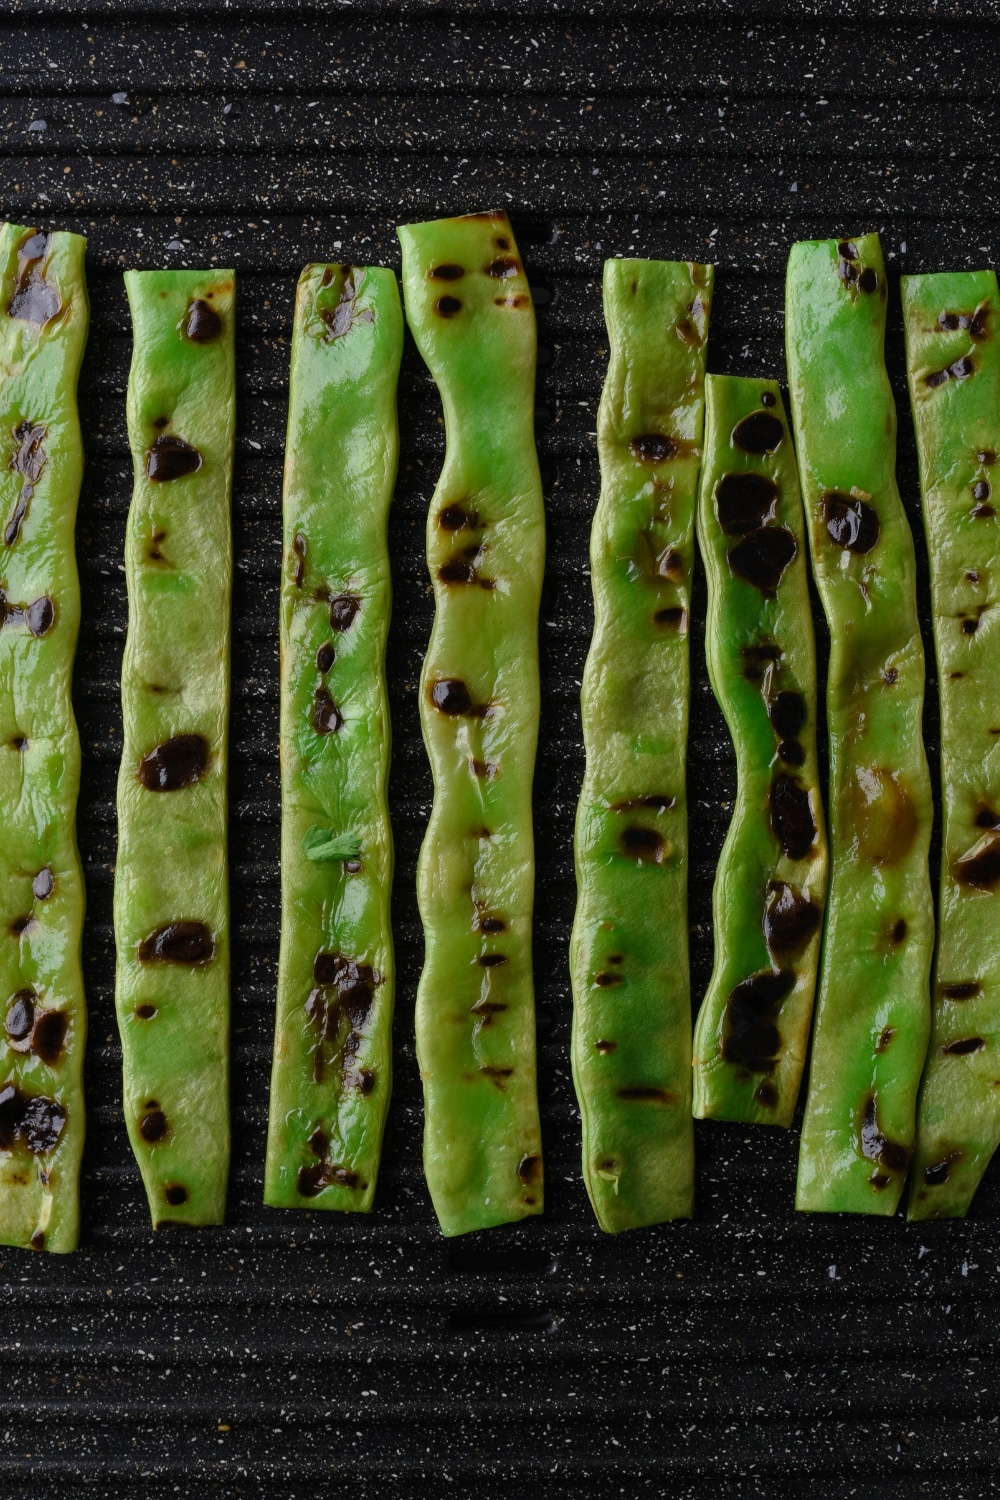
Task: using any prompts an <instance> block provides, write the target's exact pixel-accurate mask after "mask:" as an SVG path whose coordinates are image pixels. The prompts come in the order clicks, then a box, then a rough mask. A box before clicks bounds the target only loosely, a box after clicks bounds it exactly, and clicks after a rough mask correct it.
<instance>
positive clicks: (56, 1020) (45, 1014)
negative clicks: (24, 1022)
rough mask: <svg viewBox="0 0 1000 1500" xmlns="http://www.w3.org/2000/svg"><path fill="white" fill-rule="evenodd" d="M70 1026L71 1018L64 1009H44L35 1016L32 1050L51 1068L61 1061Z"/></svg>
mask: <svg viewBox="0 0 1000 1500" xmlns="http://www.w3.org/2000/svg"><path fill="white" fill-rule="evenodd" d="M68 1026H69V1018H68V1016H67V1015H66V1012H65V1011H64V1010H43V1011H39V1012H38V1014H37V1015H36V1016H35V1024H34V1026H33V1028H32V1032H31V1050H32V1052H33V1053H34V1054H35V1056H36V1057H40V1058H41V1060H42V1062H43V1063H46V1064H47V1065H48V1066H49V1067H50V1068H51V1067H54V1066H55V1064H56V1063H57V1062H58V1061H59V1058H60V1056H61V1054H62V1050H63V1042H64V1041H65V1040H66V1031H67V1028H68Z"/></svg>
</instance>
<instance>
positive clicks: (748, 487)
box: [715, 473, 778, 536]
mask: <svg viewBox="0 0 1000 1500" xmlns="http://www.w3.org/2000/svg"><path fill="white" fill-rule="evenodd" d="M777 504H778V486H777V485H776V484H775V482H774V480H773V479H769V478H768V477H767V475H766V474H752V473H748V474H723V476H722V478H721V479H720V480H719V482H718V484H717V485H716V486H715V513H716V515H717V516H718V518H719V525H720V526H721V527H722V529H723V531H724V532H725V533H726V536H746V535H747V533H748V532H750V531H755V530H756V529H757V528H758V527H759V526H766V524H767V522H768V521H773V520H774V512H775V508H776V507H777Z"/></svg>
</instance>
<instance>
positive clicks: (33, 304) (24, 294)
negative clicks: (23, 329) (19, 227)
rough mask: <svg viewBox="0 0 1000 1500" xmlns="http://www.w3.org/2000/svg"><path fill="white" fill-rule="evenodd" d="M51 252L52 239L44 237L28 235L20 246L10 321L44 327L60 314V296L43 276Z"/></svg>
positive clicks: (10, 308) (37, 234) (9, 314)
mask: <svg viewBox="0 0 1000 1500" xmlns="http://www.w3.org/2000/svg"><path fill="white" fill-rule="evenodd" d="M48 249H49V236H48V235H47V234H45V233H36V234H29V235H27V237H26V238H25V239H23V240H22V241H21V244H20V245H19V246H18V251H17V277H16V280H15V282H14V291H13V293H12V295H11V299H10V301H9V302H8V304H7V316H8V318H17V319H19V320H20V321H21V322H23V323H35V324H37V325H38V326H39V327H41V326H42V324H43V323H48V322H49V320H50V319H51V318H54V317H55V315H56V313H58V312H59V311H60V309H61V307H62V302H61V301H60V299H59V293H58V291H57V290H56V288H55V287H54V286H53V285H52V283H51V281H47V280H46V279H45V276H44V275H43V273H42V262H43V261H44V260H45V257H46V255H47V254H48Z"/></svg>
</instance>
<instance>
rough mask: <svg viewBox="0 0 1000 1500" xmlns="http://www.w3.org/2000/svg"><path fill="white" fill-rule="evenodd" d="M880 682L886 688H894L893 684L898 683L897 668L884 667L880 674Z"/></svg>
mask: <svg viewBox="0 0 1000 1500" xmlns="http://www.w3.org/2000/svg"><path fill="white" fill-rule="evenodd" d="M882 681H883V682H884V683H885V685H886V687H894V686H895V684H896V683H897V682H898V681H899V672H898V670H897V668H896V667H886V669H885V671H884V672H883V673H882Z"/></svg>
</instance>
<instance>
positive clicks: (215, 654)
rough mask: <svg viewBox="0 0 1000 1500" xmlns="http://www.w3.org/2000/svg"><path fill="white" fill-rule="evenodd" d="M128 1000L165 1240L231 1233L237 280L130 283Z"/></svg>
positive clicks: (151, 1181) (120, 899)
mask: <svg viewBox="0 0 1000 1500" xmlns="http://www.w3.org/2000/svg"><path fill="white" fill-rule="evenodd" d="M125 285H126V289H127V291H128V297H129V304H130V307H131V309H132V323H133V330H134V337H135V345H134V350H133V355H132V368H131V371H130V373H129V384H128V430H129V442H130V444H131V447H132V460H133V466H134V470H135V483H134V489H133V493H132V506H131V509H130V511H129V517H128V527H127V532H126V539H125V575H126V579H127V581H128V596H129V627H128V638H127V641H126V646H125V657H124V661H123V663H122V714H123V719H124V741H123V750H122V763H121V772H120V775H119V778H118V862H117V867H116V871H115V906H114V913H115V940H116V943H117V948H118V974H117V984H116V990H115V999H116V1004H117V1008H118V1025H119V1029H120V1031H121V1037H122V1053H123V1069H124V1104H125V1121H126V1124H127V1126H128V1132H129V1139H130V1140H131V1142H132V1149H133V1150H134V1152H135V1154H136V1158H137V1159H138V1162H139V1169H140V1171H141V1173H142V1178H143V1182H144V1184H145V1187H146V1195H147V1197H148V1199H149V1208H150V1213H151V1215H152V1218H153V1223H154V1224H156V1225H159V1224H162V1223H164V1222H166V1221H168V1220H174V1221H178V1222H181V1223H189V1224H216V1223H221V1222H222V1219H223V1217H224V1215H225V1207H226V1179H227V1175H228V1169H229V887H228V876H227V867H226V779H227V778H226V770H227V744H226V735H227V721H228V712H229V636H230V627H229V616H230V598H231V591H232V543H231V535H230V492H231V488H232V464H233V438H234V424H235V361H234V353H233V350H234V344H233V331H234V330H233V323H234V316H235V280H234V276H233V273H232V272H231V271H130V272H128V273H127V274H126V277H125Z"/></svg>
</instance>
